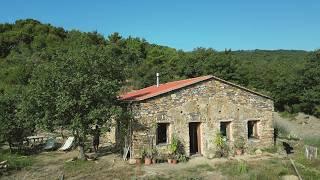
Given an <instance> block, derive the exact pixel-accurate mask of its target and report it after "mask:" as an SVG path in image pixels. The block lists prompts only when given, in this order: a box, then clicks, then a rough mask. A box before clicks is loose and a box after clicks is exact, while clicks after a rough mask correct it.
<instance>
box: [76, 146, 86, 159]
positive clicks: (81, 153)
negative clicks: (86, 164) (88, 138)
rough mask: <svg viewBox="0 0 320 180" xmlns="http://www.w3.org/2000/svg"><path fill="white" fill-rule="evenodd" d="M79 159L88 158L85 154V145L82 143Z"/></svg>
mask: <svg viewBox="0 0 320 180" xmlns="http://www.w3.org/2000/svg"><path fill="white" fill-rule="evenodd" d="M78 159H80V160H86V157H85V155H84V146H83V144H81V143H80V144H79V156H78Z"/></svg>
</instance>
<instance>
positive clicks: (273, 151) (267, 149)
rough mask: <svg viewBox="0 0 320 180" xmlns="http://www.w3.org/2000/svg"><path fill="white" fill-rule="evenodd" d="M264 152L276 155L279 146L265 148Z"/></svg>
mask: <svg viewBox="0 0 320 180" xmlns="http://www.w3.org/2000/svg"><path fill="white" fill-rule="evenodd" d="M262 151H265V152H268V153H272V154H274V153H276V152H278V145H275V146H270V147H268V148H263V149H262Z"/></svg>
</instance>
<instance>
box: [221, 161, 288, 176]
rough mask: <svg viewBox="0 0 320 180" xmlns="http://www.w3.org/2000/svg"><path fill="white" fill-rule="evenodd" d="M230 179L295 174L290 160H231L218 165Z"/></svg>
mask: <svg viewBox="0 0 320 180" xmlns="http://www.w3.org/2000/svg"><path fill="white" fill-rule="evenodd" d="M217 168H218V169H219V170H220V171H221V172H222V174H223V175H226V176H227V177H228V179H239V180H246V179H252V180H258V179H259V180H273V179H279V177H280V176H283V175H287V174H294V172H293V169H292V167H291V166H290V164H289V163H288V161H282V160H276V159H272V160H261V161H252V162H244V161H240V162H239V161H230V162H227V163H224V164H220V165H219V166H218V167H217Z"/></svg>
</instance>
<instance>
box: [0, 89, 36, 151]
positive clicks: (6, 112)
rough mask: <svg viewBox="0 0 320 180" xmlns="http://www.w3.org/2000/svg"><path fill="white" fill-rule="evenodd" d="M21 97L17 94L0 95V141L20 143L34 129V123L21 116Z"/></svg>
mask: <svg viewBox="0 0 320 180" xmlns="http://www.w3.org/2000/svg"><path fill="white" fill-rule="evenodd" d="M19 103H20V98H19V97H18V96H15V95H8V94H3V95H1V96H0V132H1V133H0V141H7V142H9V145H10V146H11V144H12V143H20V144H22V141H23V140H24V139H25V137H26V136H28V135H30V134H31V133H32V131H33V129H34V123H33V122H32V121H28V120H26V119H23V118H22V117H19V112H18V110H19V109H18V108H19V107H18V105H19Z"/></svg>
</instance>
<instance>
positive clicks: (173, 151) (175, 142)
mask: <svg viewBox="0 0 320 180" xmlns="http://www.w3.org/2000/svg"><path fill="white" fill-rule="evenodd" d="M178 146H179V140H178V139H177V138H176V137H175V136H173V137H172V139H171V144H169V157H168V163H170V164H171V163H173V164H177V159H176V158H175V155H176V153H177V150H178Z"/></svg>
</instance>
